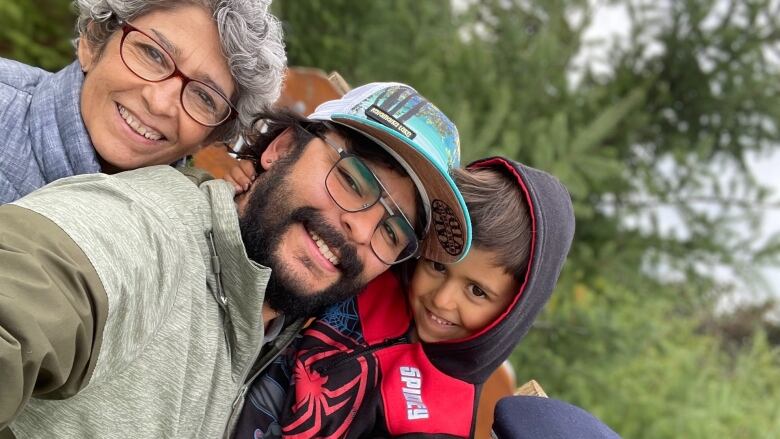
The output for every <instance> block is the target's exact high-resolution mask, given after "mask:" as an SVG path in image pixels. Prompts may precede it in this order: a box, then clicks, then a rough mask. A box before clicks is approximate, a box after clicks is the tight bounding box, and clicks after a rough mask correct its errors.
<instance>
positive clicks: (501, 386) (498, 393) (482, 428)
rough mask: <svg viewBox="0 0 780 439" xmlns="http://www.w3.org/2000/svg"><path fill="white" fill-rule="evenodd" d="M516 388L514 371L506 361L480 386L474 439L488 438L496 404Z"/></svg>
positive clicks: (511, 393)
mask: <svg viewBox="0 0 780 439" xmlns="http://www.w3.org/2000/svg"><path fill="white" fill-rule="evenodd" d="M516 387H517V384H516V382H515V371H514V369H512V365H511V364H509V362H508V361H504V362H503V363H501V366H498V369H496V370H495V371H494V372H493V373H492V374H491V375H490V377H488V379H487V381H485V384H484V385H483V386H482V393H481V394H480V395H479V405H478V406H477V426H476V428H475V429H474V437H475V438H476V439H487V438H489V437H490V429H491V427H492V426H493V411H494V410H495V408H496V403H497V402H498V400H499V399H501V398H503V397H505V396H511V395H513V394H514V393H515V390H517V389H516Z"/></svg>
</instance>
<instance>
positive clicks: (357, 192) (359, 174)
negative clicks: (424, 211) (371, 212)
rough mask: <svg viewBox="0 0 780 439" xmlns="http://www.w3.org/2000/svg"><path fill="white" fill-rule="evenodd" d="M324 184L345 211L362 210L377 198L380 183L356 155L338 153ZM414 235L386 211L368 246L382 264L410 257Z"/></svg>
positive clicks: (400, 219)
mask: <svg viewBox="0 0 780 439" xmlns="http://www.w3.org/2000/svg"><path fill="white" fill-rule="evenodd" d="M325 186H326V188H327V189H328V193H330V196H331V197H332V198H333V201H335V202H336V204H338V205H339V207H341V208H342V209H344V210H346V211H348V212H359V211H361V210H366V209H368V208H370V207H371V206H373V205H374V204H376V203H377V202H378V201H380V198H381V197H382V186H381V184H380V183H379V181H378V180H377V179H376V177H375V176H374V173H373V172H371V170H370V169H369V168H368V166H366V164H365V163H363V161H362V160H360V159H359V158H358V157H355V156H351V155H345V156H342V157H341V158H340V159H339V160H338V161H337V162H336V164H335V165H333V168H332V169H331V170H330V172H329V173H328V176H327V178H326V179H325ZM417 245H418V241H417V236H416V234H415V232H414V228H412V226H411V224H409V222H408V221H407V220H406V219H405V218H404V217H403V216H401V215H398V214H397V213H393V214H388V215H387V216H385V218H383V219H382V221H381V222H380V223H379V224H378V225H377V227H376V229H375V230H374V235H373V236H372V238H371V248H372V249H373V250H374V253H376V255H377V257H378V258H379V259H380V260H381V261H382V262H384V263H386V264H390V265H391V264H395V263H398V262H401V261H404V260H406V259H409V258H410V257H412V256H414V254H415V253H416V251H417Z"/></svg>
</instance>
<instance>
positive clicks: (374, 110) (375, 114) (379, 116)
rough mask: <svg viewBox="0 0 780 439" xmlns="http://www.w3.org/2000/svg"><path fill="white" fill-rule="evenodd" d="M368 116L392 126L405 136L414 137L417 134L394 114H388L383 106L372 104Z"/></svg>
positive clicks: (389, 126)
mask: <svg viewBox="0 0 780 439" xmlns="http://www.w3.org/2000/svg"><path fill="white" fill-rule="evenodd" d="M366 116H368V118H369V119H372V120H375V121H377V122H379V123H381V124H382V125H384V126H386V127H388V128H392V129H394V130H396V131H398V132H399V133H401V134H403V135H404V136H406V137H408V138H410V139H414V136H416V135H417V134H415V132H414V131H412V130H410V129H409V127H407V126H406V125H404V124H403V123H402V122H401V121H399V120H398V119H396V118H394V117H393V116H391V115H389V114H387V113H386V112H385V111H383V110H382V109H381V108H379V107H377V106H376V105H372V106H370V107H368V109H367V110H366Z"/></svg>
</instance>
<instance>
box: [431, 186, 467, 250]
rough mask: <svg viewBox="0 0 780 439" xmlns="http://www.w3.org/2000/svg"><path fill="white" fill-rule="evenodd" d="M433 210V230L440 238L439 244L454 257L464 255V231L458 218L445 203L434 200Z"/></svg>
mask: <svg viewBox="0 0 780 439" xmlns="http://www.w3.org/2000/svg"><path fill="white" fill-rule="evenodd" d="M431 208H432V209H431V210H432V212H431V213H432V215H431V217H432V219H433V230H434V231H435V232H436V237H437V238H439V244H441V246H442V247H443V248H444V251H446V252H447V253H449V254H450V255H452V256H457V255H459V254H461V253H463V242H464V238H463V229H462V228H461V226H460V221H458V217H457V216H455V213H454V212H453V211H452V209H450V206H448V205H447V203H445V202H444V201H441V200H433V202H432V203H431Z"/></svg>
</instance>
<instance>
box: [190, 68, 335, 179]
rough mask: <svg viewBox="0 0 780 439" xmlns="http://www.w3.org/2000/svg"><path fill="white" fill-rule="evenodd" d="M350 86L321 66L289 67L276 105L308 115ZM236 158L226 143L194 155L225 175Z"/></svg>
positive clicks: (212, 170)
mask: <svg viewBox="0 0 780 439" xmlns="http://www.w3.org/2000/svg"><path fill="white" fill-rule="evenodd" d="M332 75H334V74H332ZM348 88H349V87H348V86H347V85H346V83H345V82H344V80H343V79H341V76H339V75H338V73H336V74H335V75H334V76H333V78H332V79H328V75H326V74H325V72H323V71H322V70H319V69H312V68H306V67H290V68H288V69H287V77H286V78H285V81H284V88H283V89H282V95H281V96H280V97H279V100H278V101H276V105H278V106H281V107H284V108H289V109H291V110H293V111H296V112H298V113H300V114H303V115H307V114H310V113H312V112H313V111H314V109H315V108H316V107H317V105H319V104H321V103H322V102H325V101H330V100H333V99H338V98H339V97H341V96H342V95H343V94H344V93H346V92H347V90H348ZM235 162H236V159H234V158H233V157H231V156H230V155H228V153H227V151H226V150H225V147H224V145H212V146H206V147H204V148H201V150H200V151H198V152H197V153H196V154H195V155H194V156H193V164H194V165H195V166H196V167H198V168H201V169H205V170H207V171H208V172H209V173H210V174H211V175H213V176H214V177H216V178H221V177H222V176H223V175H225V172H226V171H227V170H228V169H230V168H231V167H232V166H233V164H234V163H235Z"/></svg>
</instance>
